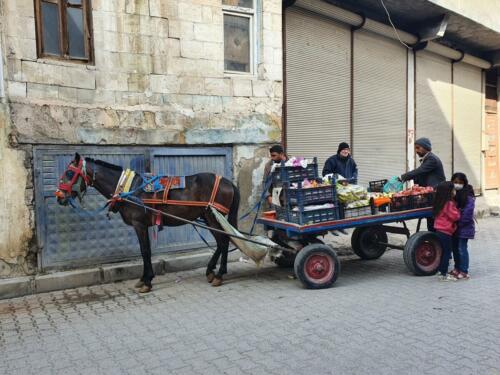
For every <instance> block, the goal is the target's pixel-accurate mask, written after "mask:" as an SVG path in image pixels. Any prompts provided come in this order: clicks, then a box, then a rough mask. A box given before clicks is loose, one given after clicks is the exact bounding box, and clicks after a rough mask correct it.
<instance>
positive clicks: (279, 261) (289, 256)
mask: <svg viewBox="0 0 500 375" xmlns="http://www.w3.org/2000/svg"><path fill="white" fill-rule="evenodd" d="M312 243H319V244H322V243H323V241H321V240H320V239H319V238H314V237H313V238H309V239H307V240H304V246H307V245H308V244H312ZM296 257H297V253H296V252H283V254H282V255H281V256H279V257H276V258H274V263H275V264H276V265H277V266H278V267H280V268H292V267H293V265H294V264H295V258H296Z"/></svg>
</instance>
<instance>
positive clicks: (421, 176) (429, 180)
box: [401, 138, 446, 232]
mask: <svg viewBox="0 0 500 375" xmlns="http://www.w3.org/2000/svg"><path fill="white" fill-rule="evenodd" d="M431 151H432V144H431V141H430V140H429V138H419V139H417V140H416V141H415V152H416V153H417V155H418V156H419V157H420V167H418V168H417V169H414V170H413V171H410V172H408V173H405V174H403V175H402V176H401V180H402V181H409V180H413V182H415V184H417V185H419V186H432V187H433V188H435V187H436V186H437V185H439V183H441V182H443V181H445V180H446V177H445V175H444V169H443V163H441V160H440V159H439V158H438V157H437V156H436V155H435V154H434V153H432V152H431ZM427 230H429V231H431V232H434V218H432V217H430V218H427Z"/></svg>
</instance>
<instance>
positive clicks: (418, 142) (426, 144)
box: [415, 137, 432, 151]
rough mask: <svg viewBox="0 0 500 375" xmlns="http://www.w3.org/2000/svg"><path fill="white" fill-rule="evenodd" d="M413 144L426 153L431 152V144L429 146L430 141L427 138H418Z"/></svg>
mask: <svg viewBox="0 0 500 375" xmlns="http://www.w3.org/2000/svg"><path fill="white" fill-rule="evenodd" d="M415 144H416V145H419V146H422V147H423V148H425V149H426V150H427V151H432V144H431V140H430V139H429V138H425V137H422V138H419V139H417V140H416V141H415Z"/></svg>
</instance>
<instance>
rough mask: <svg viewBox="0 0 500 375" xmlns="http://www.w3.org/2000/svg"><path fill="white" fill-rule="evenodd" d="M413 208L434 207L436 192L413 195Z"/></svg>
mask: <svg viewBox="0 0 500 375" xmlns="http://www.w3.org/2000/svg"><path fill="white" fill-rule="evenodd" d="M411 204H412V208H413V209H416V208H426V207H432V206H433V204H434V193H424V194H418V195H412V196H411Z"/></svg>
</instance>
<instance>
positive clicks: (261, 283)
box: [0, 218, 500, 375]
mask: <svg viewBox="0 0 500 375" xmlns="http://www.w3.org/2000/svg"><path fill="white" fill-rule="evenodd" d="M499 224H500V219H494V218H490V219H484V220H481V221H480V225H479V232H478V235H477V239H476V240H474V241H471V242H470V248H471V249H470V253H471V267H470V268H471V276H472V279H471V280H469V281H460V282H456V283H440V282H438V281H437V280H436V278H434V277H415V276H412V275H410V273H409V272H408V271H407V270H406V267H405V265H404V262H403V259H402V254H401V252H399V251H388V252H387V253H386V254H385V255H384V256H383V257H382V258H380V259H378V260H375V261H360V260H358V259H356V258H354V257H347V258H343V260H342V274H341V275H340V278H339V280H338V282H337V283H336V285H335V286H334V287H333V288H331V289H327V290H320V291H312V290H305V289H303V288H302V287H301V286H300V283H299V282H298V281H296V280H290V279H289V278H288V276H289V274H290V270H283V269H278V268H276V267H275V266H274V265H270V264H267V265H264V266H263V267H261V268H259V269H257V268H255V267H254V266H252V265H250V264H245V263H236V264H230V265H229V274H228V275H227V277H226V283H225V285H224V286H222V287H221V288H213V287H211V286H210V285H209V284H207V283H206V281H205V279H204V276H203V275H204V270H203V269H198V270H193V271H185V272H178V273H175V274H166V275H160V276H158V277H157V278H156V279H155V281H154V289H153V292H152V293H150V294H148V295H139V294H137V292H136V291H135V289H134V288H133V283H134V282H133V281H124V282H118V283H113V284H102V285H96V286H91V287H83V288H77V289H70V290H65V291H59V292H52V293H45V294H39V295H31V296H26V297H22V298H15V299H10V300H9V299H6V300H1V301H0V373H2V374H3V373H5V374H17V373H19V374H23V375H24V374H58V373H65V372H71V373H74V374H98V373H106V374H114V373H116V374H137V373H147V374H165V373H172V374H194V375H196V374H204V375H206V374H252V375H255V374H312V373H314V374H331V373H338V374H364V373H375V374H379V373H380V374H382V373H383V374H401V373H405V374H439V373H450V372H460V373H477V374H496V373H500V359H499V358H500V349H499V347H498V342H500V314H498V306H500V294H499V293H498V290H499V289H500V252H499V251H498V248H499V247H500V232H499V231H498V230H497V228H498V225H499ZM179 277H180V278H179ZM176 280H177V282H176ZM179 280H180V281H179ZM453 343H455V344H453ZM69 368H71V371H68V369H69Z"/></svg>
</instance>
